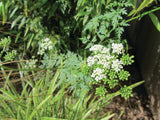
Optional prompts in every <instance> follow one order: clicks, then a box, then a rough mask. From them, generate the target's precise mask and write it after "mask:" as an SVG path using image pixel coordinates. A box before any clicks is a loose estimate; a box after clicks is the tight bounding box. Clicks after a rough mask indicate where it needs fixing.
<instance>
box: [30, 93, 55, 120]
mask: <svg viewBox="0 0 160 120" xmlns="http://www.w3.org/2000/svg"><path fill="white" fill-rule="evenodd" d="M51 97H52V95H49V96H48V97H47V98H46V99H44V100H43V101H42V102H41V103H40V104H39V105H38V106H37V107H36V108H34V110H33V112H32V113H31V115H30V116H29V118H28V120H32V118H33V116H34V115H35V114H36V113H37V110H38V109H40V108H41V107H42V105H43V104H45V103H46V102H47V101H48V100H49V99H50V98H51Z"/></svg>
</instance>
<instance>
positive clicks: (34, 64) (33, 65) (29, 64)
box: [24, 59, 38, 68]
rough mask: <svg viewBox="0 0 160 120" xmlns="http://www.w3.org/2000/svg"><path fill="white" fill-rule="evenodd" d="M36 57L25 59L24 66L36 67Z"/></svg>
mask: <svg viewBox="0 0 160 120" xmlns="http://www.w3.org/2000/svg"><path fill="white" fill-rule="evenodd" d="M37 61H38V60H37V59H30V60H27V61H26V65H25V66H24V67H25V68H36V62H37Z"/></svg>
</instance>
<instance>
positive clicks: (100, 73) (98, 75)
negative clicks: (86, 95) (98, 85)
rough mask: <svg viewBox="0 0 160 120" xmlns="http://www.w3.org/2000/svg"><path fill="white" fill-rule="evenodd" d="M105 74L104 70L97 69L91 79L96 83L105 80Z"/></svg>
mask: <svg viewBox="0 0 160 120" xmlns="http://www.w3.org/2000/svg"><path fill="white" fill-rule="evenodd" d="M103 72H104V69H100V68H96V69H95V70H93V73H92V75H91V77H93V78H95V80H96V81H99V80H101V79H103V78H106V75H105V74H103Z"/></svg>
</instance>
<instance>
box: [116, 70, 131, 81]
mask: <svg viewBox="0 0 160 120" xmlns="http://www.w3.org/2000/svg"><path fill="white" fill-rule="evenodd" d="M129 76H130V73H129V72H128V71H125V70H121V71H120V72H119V73H118V77H119V79H120V80H122V81H124V80H128V77H129Z"/></svg>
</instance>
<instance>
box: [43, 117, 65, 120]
mask: <svg viewBox="0 0 160 120" xmlns="http://www.w3.org/2000/svg"><path fill="white" fill-rule="evenodd" d="M42 120H68V119H60V118H53V117H42Z"/></svg>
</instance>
